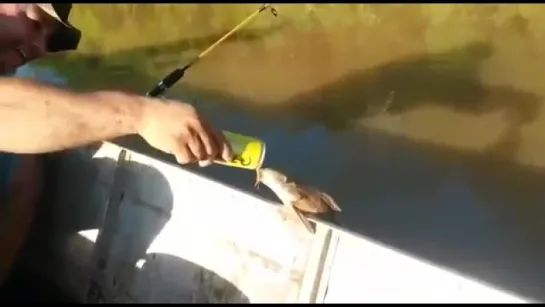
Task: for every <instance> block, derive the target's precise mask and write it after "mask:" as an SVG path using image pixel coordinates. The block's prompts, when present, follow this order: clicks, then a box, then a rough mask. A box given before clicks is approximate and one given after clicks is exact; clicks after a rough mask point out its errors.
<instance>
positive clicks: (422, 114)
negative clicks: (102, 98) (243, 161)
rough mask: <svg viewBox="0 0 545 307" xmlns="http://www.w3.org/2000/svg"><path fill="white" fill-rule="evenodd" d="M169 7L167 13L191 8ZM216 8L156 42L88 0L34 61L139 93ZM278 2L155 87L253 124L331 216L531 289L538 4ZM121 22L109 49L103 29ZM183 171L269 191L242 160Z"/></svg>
mask: <svg viewBox="0 0 545 307" xmlns="http://www.w3.org/2000/svg"><path fill="white" fill-rule="evenodd" d="M153 7H154V8H155V10H156V11H155V12H158V11H161V10H162V9H161V8H160V7H159V6H153ZM174 7H176V6H173V7H172V8H171V11H176V10H178V11H177V15H176V14H174V13H170V15H169V16H171V17H170V18H175V17H176V18H179V19H184V18H185V17H187V16H194V15H191V14H190V13H188V12H185V13H184V10H183V9H182V8H181V7H182V6H177V7H176V8H178V9H176V10H175V9H174ZM147 8H148V9H149V7H147ZM214 8H215V6H206V7H205V8H202V10H203V11H199V12H200V13H199V14H205V13H206V14H208V15H210V16H212V17H210V18H212V19H211V21H210V22H208V23H206V22H204V21H202V20H201V21H200V22H201V23H202V27H201V28H199V34H198V35H197V34H195V35H197V36H195V35H188V33H187V31H185V32H183V31H181V30H180V37H179V38H177V39H174V38H173V35H174V34H173V33H172V32H169V34H168V36H170V38H169V41H168V42H164V41H163V42H159V40H160V39H159V38H158V37H157V32H154V33H153V34H146V33H147V32H146V31H144V30H145V29H147V28H145V27H149V24H148V25H142V29H141V31H140V33H139V36H134V35H135V34H134V33H137V32H138V31H137V30H135V27H138V25H136V24H134V23H129V22H128V21H127V19H126V18H125V19H123V18H120V17H119V16H118V17H117V18H118V19H120V21H119V22H120V23H121V25H118V27H112V28H111V31H110V32H108V33H110V34H109V35H106V36H104V35H102V36H99V35H96V33H95V32H96V31H98V30H96V27H99V26H98V23H91V22H90V21H89V20H90V19H89V16H90V15H89V14H91V13H92V12H93V8H91V7H86V9H85V12H87V13H86V14H87V15H85V16H87V17H85V16H84V14H83V13H80V15H79V16H84V17H85V18H83V17H81V18H82V20H84V21H86V22H85V23H82V24H81V27H82V28H83V29H84V30H89V31H91V35H90V37H91V38H92V39H93V41H92V42H91V41H87V42H86V43H85V44H84V47H85V48H83V50H82V51H80V53H76V54H73V55H70V56H68V55H67V56H64V55H63V56H61V58H59V57H57V58H52V59H51V60H49V61H44V62H41V63H37V64H38V65H47V66H48V67H51V68H53V69H55V70H57V71H58V72H60V73H62V74H63V75H65V76H66V77H67V79H68V80H69V82H70V84H71V86H74V87H82V88H104V87H110V88H123V89H126V90H131V91H138V92H141V93H143V92H146V91H147V90H148V89H149V88H150V87H151V86H152V85H154V84H155V83H156V82H157V81H158V80H159V79H160V78H161V77H162V75H163V74H164V73H166V72H167V71H168V70H171V69H172V68H173V66H174V64H176V63H178V61H180V62H183V60H186V59H187V58H188V57H190V56H191V55H193V54H196V53H197V52H198V51H199V50H202V48H203V45H206V44H207V43H208V41H209V40H210V39H211V37H213V36H214V35H217V34H214V33H216V32H217V33H221V32H222V31H216V30H217V29H215V28H214V27H213V26H211V25H208V26H207V24H222V22H224V21H221V20H220V19H221V18H222V17H221V16H223V15H229V14H221V12H222V11H221V10H219V9H218V11H215V9H214ZM231 8H232V7H231ZM231 8H227V7H222V10H225V11H224V12H229V10H230V9H231ZM131 9H134V10H136V11H137V12H139V13H138V14H144V13H143V12H142V11H139V10H140V9H138V8H136V7H132V8H131ZM253 9H254V8H253V7H252V8H249V9H248V10H249V11H251V10H253ZM117 10H121V9H120V8H119V7H118V9H117ZM127 10H128V9H127ZM278 11H279V14H280V16H283V17H282V19H280V20H278V21H276V25H283V26H278V27H276V28H275V27H274V26H272V27H269V28H267V27H263V26H262V25H260V27H259V29H253V28H251V27H250V28H249V29H247V31H250V32H251V31H253V32H252V33H254V34H255V35H253V36H252V35H246V36H245V35H242V36H239V37H238V40H234V41H231V42H229V43H226V44H225V45H222V46H221V47H220V48H219V49H218V50H217V51H215V52H214V53H213V54H212V55H211V56H210V57H208V58H206V60H204V61H203V62H201V63H199V65H198V66H195V67H194V68H193V69H192V70H191V72H190V73H188V75H187V76H186V79H185V80H184V81H183V82H182V84H180V86H178V87H177V88H175V89H173V90H172V91H171V92H170V93H169V95H170V96H172V97H177V98H183V99H184V100H186V101H189V102H191V103H193V104H195V105H196V106H197V107H198V108H199V109H201V110H202V111H203V112H204V113H205V114H206V115H207V116H208V117H210V118H211V119H212V120H213V121H214V123H216V125H218V126H220V127H222V128H224V129H227V130H232V131H238V132H242V133H247V134H250V135H255V136H257V137H260V138H263V139H264V140H265V141H266V142H267V144H268V153H267V160H266V164H267V165H269V166H272V167H275V168H279V169H282V170H285V171H287V172H288V173H290V174H292V175H294V176H296V177H298V178H300V179H301V180H303V181H308V182H310V183H312V184H315V185H317V186H320V187H322V188H324V189H325V190H326V191H328V193H331V194H332V195H333V196H334V197H336V198H337V199H338V202H339V204H340V205H341V206H342V207H343V215H342V216H341V218H340V223H341V224H342V226H344V227H346V228H348V229H350V230H352V231H354V232H358V233H361V234H364V235H368V236H372V237H375V238H376V239H378V240H381V241H386V242H387V243H389V244H393V245H395V246H397V247H399V248H402V249H405V250H407V251H409V252H412V253H415V254H418V255H421V256H423V257H425V258H427V259H429V260H432V261H436V262H438V263H440V264H442V265H445V266H449V267H451V268H453V269H457V270H460V271H464V272H467V273H470V274H471V275H473V276H474V277H476V278H479V279H482V280H485V281H488V282H491V283H494V284H496V285H498V286H500V287H504V288H508V289H510V290H513V291H516V292H518V293H519V294H522V295H528V296H531V297H537V298H540V299H545V295H544V294H543V291H542V289H543V288H544V287H545V268H544V267H543V266H542V264H541V263H542V261H541V259H543V257H544V256H545V249H544V248H542V246H545V244H544V243H545V229H544V226H543V225H544V224H543V223H542V222H541V221H542V216H544V214H545V208H544V207H543V200H545V192H544V191H545V189H544V188H543V187H544V186H543V185H544V183H543V182H545V173H544V169H543V167H545V144H544V143H543V141H542V139H543V136H542V133H543V132H542V131H543V127H545V118H544V113H543V112H544V111H543V108H541V104H542V101H543V98H542V97H543V95H544V94H545V91H544V90H543V84H542V80H544V79H545V78H544V75H543V74H544V72H543V69H542V67H545V53H544V52H543V51H545V40H544V39H543V35H544V33H545V23H544V22H542V21H541V20H542V18H541V16H542V14H543V13H544V12H545V6H543V5H495V4H494V5H357V4H354V5H346V6H345V5H291V6H290V5H286V6H280V7H278ZM163 12H166V11H163ZM96 13H97V14H96V15H94V16H95V17H96V18H97V19H98V18H100V17H97V16H99V15H98V9H97V12H96ZM126 13H127V14H129V13H128V11H127V12H126ZM150 14H151V13H150ZM165 14H166V13H165ZM206 14H205V15H206ZM91 15H92V14H91ZM208 15H207V16H208ZM174 16H175V17H174ZM102 18H106V19H107V18H108V17H102ZM165 18H166V17H165ZM165 18H163V21H164V19H165ZM242 18H243V16H242ZM242 18H241V19H242ZM218 20H219V21H218ZM294 20H295V21H298V22H302V21H301V20H304V21H307V23H306V24H305V25H304V26H301V25H299V24H297V22H294ZM171 21H172V22H174V23H175V22H176V21H177V20H176V19H171ZM212 21H214V22H212ZM109 22H110V23H112V22H113V21H112V20H109ZM125 22H126V23H127V24H128V25H130V26H123V25H124V23H125ZM193 22H196V21H193ZM263 22H265V21H263ZM74 23H76V24H78V26H79V25H80V24H79V23H78V22H77V20H74ZM231 23H236V21H232V22H231ZM226 24H227V23H225V22H224V25H226ZM273 25H274V24H273ZM269 26H270V25H269ZM86 28H87V29H86ZM263 29H273V30H271V31H268V32H267V31H266V30H263ZM250 32H247V33H250ZM123 34H125V35H124V36H123V37H122V39H118V42H117V43H118V44H119V45H123V48H121V47H120V46H118V45H116V42H115V40H114V39H113V38H112V37H121V36H122V35H123ZM131 34H132V35H133V36H134V37H133V47H132V48H130V45H131V43H130V39H129V37H130V35H131ZM209 35H212V36H209ZM188 36H190V37H191V40H190V41H188ZM100 37H103V38H100ZM199 37H202V38H199ZM244 37H246V38H247V39H244ZM146 41H149V42H154V43H153V44H152V43H149V44H146ZM199 41H200V42H202V43H201V44H197V43H196V42H199ZM101 50H102V51H103V52H101ZM104 50H107V51H108V52H106V51H104ZM111 50H115V51H111ZM171 65H172V67H171ZM124 141H125V142H126V143H125V144H132V145H134V146H137V147H138V146H142V144H139V143H138V142H141V140H138V139H134V138H133V139H131V138H129V139H125V140H124ZM142 150H144V151H147V150H149V149H147V148H143V149H142ZM154 154H157V153H154ZM162 157H166V156H164V155H163V156H162ZM196 171H199V172H202V173H204V174H207V175H210V176H212V177H214V178H217V179H219V180H222V181H224V182H227V183H229V184H232V185H235V186H238V187H240V188H242V189H246V190H249V191H252V192H254V193H260V194H261V195H263V196H265V197H271V195H270V194H267V191H258V192H256V191H254V190H253V188H252V184H253V180H254V178H253V176H254V175H253V173H251V172H246V171H242V170H235V169H228V168H225V167H221V166H217V167H216V166H215V167H211V168H207V169H204V170H196Z"/></svg>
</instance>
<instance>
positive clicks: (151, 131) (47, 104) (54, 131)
mask: <svg viewBox="0 0 545 307" xmlns="http://www.w3.org/2000/svg"><path fill="white" fill-rule="evenodd" d="M0 123H1V129H0V151H6V152H12V153H43V152H51V151H58V150H63V149H68V148H74V147H78V146H82V145H87V144H90V143H93V142H97V141H102V140H108V139H112V138H115V137H118V136H122V135H127V134H135V133H138V134H140V135H141V136H142V137H144V139H146V141H147V142H148V143H149V144H150V145H152V146H154V147H155V148H157V149H159V150H162V151H164V152H166V153H170V154H173V155H174V156H176V158H177V160H178V162H179V163H182V164H185V163H191V162H197V161H200V162H205V163H204V164H205V165H206V164H210V163H211V162H212V161H213V160H215V159H224V160H230V159H231V158H232V152H231V149H230V147H229V144H228V143H227V141H226V140H225V137H224V136H223V134H222V133H219V132H217V131H215V130H214V129H212V128H211V127H210V125H209V124H208V123H207V122H206V121H205V120H204V119H203V118H202V117H201V116H200V115H199V114H198V112H197V111H196V110H195V108H193V107H192V106H191V105H189V104H186V103H181V102H178V101H172V100H158V99H154V98H150V97H146V96H138V95H131V94H127V93H122V92H107V91H102V92H92V93H77V92H74V91H69V90H66V89H62V88H58V87H55V86H50V85H45V84H41V83H39V82H35V81H31V80H27V79H21V78H0Z"/></svg>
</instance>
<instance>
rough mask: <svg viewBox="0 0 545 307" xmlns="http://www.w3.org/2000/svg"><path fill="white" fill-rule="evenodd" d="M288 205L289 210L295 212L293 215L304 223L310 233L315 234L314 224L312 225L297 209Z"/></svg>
mask: <svg viewBox="0 0 545 307" xmlns="http://www.w3.org/2000/svg"><path fill="white" fill-rule="evenodd" d="M288 207H290V210H291V211H292V212H293V213H295V215H296V216H297V218H298V219H299V220H300V221H301V223H302V224H303V225H305V227H306V228H307V230H308V231H309V232H310V233H311V234H315V233H316V227H315V226H314V225H312V223H311V222H310V221H309V220H308V219H307V217H306V216H305V215H304V214H303V213H302V212H301V211H299V210H297V209H296V208H295V207H293V206H288Z"/></svg>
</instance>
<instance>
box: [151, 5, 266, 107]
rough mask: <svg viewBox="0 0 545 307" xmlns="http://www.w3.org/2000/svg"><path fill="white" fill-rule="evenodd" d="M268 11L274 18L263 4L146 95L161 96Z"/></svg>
mask: <svg viewBox="0 0 545 307" xmlns="http://www.w3.org/2000/svg"><path fill="white" fill-rule="evenodd" d="M267 9H270V11H271V13H272V14H273V15H274V16H275V17H276V16H277V12H276V10H275V9H274V8H273V7H272V6H271V4H267V3H265V4H263V5H261V7H260V8H259V9H257V10H256V11H255V12H254V13H252V14H251V15H250V16H248V17H246V19H244V20H243V21H241V22H240V23H239V24H238V25H236V26H235V27H234V28H233V29H232V30H231V31H229V32H227V33H226V34H225V35H224V36H222V37H221V38H220V39H218V40H217V41H216V42H215V43H213V44H212V45H210V47H208V48H207V49H206V50H204V51H203V52H201V53H200V54H199V55H198V56H197V57H196V58H194V59H193V60H191V61H190V62H189V63H188V64H186V65H185V66H184V67H182V68H176V69H175V70H173V71H172V72H170V73H169V74H168V75H166V77H164V78H163V80H161V81H159V83H157V85H155V86H154V87H153V88H152V89H151V90H150V91H149V92H148V93H147V94H146V95H147V96H150V97H157V96H161V95H163V94H164V93H165V92H166V90H167V89H169V88H170V87H172V86H173V85H174V84H175V83H176V82H178V81H180V79H182V77H183V76H184V74H185V72H186V70H188V69H189V68H190V67H191V66H193V65H195V64H196V63H197V62H198V61H199V60H200V59H202V58H203V57H205V56H206V55H207V54H208V53H210V52H211V51H212V50H214V48H216V47H217V46H218V45H219V44H221V43H222V42H223V41H225V40H226V39H227V38H229V37H230V36H231V35H233V33H235V32H236V31H238V30H239V29H241V28H242V27H244V26H245V25H246V24H248V23H249V22H250V21H251V20H252V19H254V18H255V17H257V16H258V15H259V14H260V13H261V12H264V11H265V10H267Z"/></svg>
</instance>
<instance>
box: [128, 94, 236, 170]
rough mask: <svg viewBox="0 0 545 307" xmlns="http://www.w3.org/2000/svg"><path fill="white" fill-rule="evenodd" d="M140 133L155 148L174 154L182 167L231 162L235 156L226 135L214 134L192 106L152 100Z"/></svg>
mask: <svg viewBox="0 0 545 307" xmlns="http://www.w3.org/2000/svg"><path fill="white" fill-rule="evenodd" d="M143 111H144V113H143V114H142V121H141V123H140V126H139V130H138V133H139V134H140V135H141V136H142V137H143V138H144V139H145V140H146V141H147V142H148V143H149V144H150V145H151V146H153V147H155V148H157V149H159V150H162V151H164V152H166V153H170V154H173V155H174V156H175V157H176V160H177V161H178V163H180V164H188V163H192V162H199V165H200V166H207V165H210V164H211V163H212V162H213V161H214V160H225V161H230V160H231V159H232V152H231V148H230V146H229V143H228V142H227V141H226V139H225V137H224V135H223V133H221V132H218V131H215V130H214V129H212V128H211V126H210V125H209V124H208V123H207V122H206V121H205V120H204V119H203V118H202V116H201V115H199V114H198V112H197V111H196V110H195V108H194V107H193V106H191V105H189V104H185V103H181V102H178V101H172V100H160V99H153V98H149V99H147V100H146V103H145V106H144V108H143Z"/></svg>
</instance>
